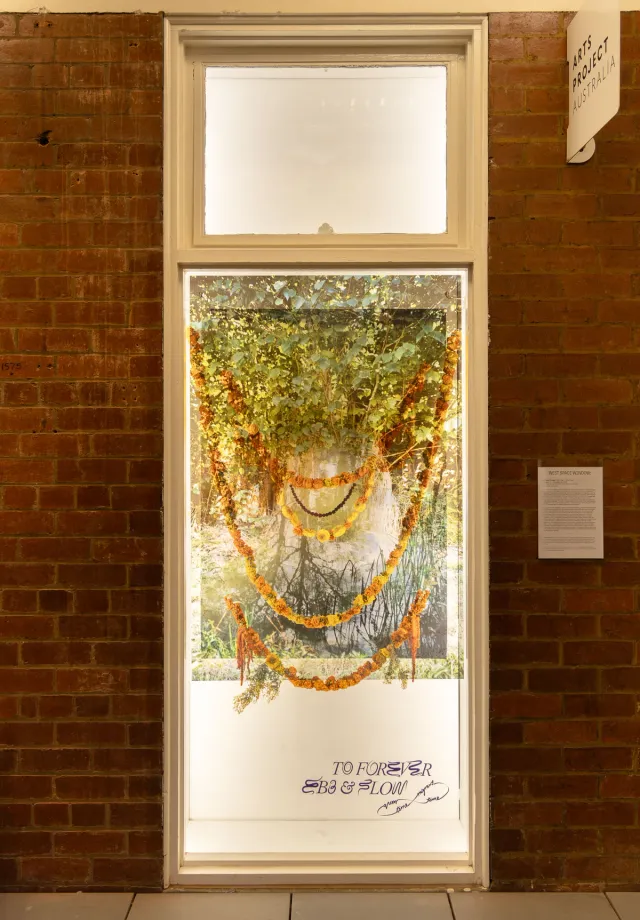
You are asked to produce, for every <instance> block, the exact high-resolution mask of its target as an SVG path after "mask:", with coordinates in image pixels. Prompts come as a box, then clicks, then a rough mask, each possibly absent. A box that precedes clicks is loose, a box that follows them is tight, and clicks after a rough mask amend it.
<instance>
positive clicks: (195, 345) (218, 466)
mask: <svg viewBox="0 0 640 920" xmlns="http://www.w3.org/2000/svg"><path fill="white" fill-rule="evenodd" d="M191 345H192V354H193V355H194V357H195V360H194V365H195V366H194V367H192V372H191V373H192V377H193V380H194V384H195V387H196V390H197V391H198V395H199V397H200V417H201V422H202V429H203V432H204V434H205V437H206V439H207V441H208V442H209V445H210V458H211V473H212V476H213V480H214V483H215V485H216V489H217V491H218V494H219V495H220V499H221V501H222V512H223V517H224V520H225V523H226V525H227V530H228V531H229V534H230V536H231V539H232V540H233V544H234V546H235V547H236V549H237V550H238V552H239V554H240V555H241V556H243V557H244V565H245V571H246V573H247V576H248V578H249V580H250V581H251V583H252V584H253V585H254V586H255V587H256V589H257V590H258V592H259V593H260V594H261V595H262V597H264V599H265V600H266V602H267V604H269V606H270V607H271V609H272V610H274V611H275V612H276V613H278V614H280V615H281V616H284V617H286V619H288V620H290V621H291V622H292V623H299V624H300V625H303V626H307V627H308V628H310V629H324V628H326V627H328V626H337V625H338V624H339V623H346V622H347V621H348V620H350V619H351V618H352V617H354V616H356V614H358V613H360V611H361V610H362V608H363V607H365V606H367V605H368V604H371V603H373V601H374V600H375V599H376V597H377V596H378V594H379V593H380V591H382V588H383V587H384V585H385V584H386V583H387V581H388V580H389V576H390V575H391V573H392V572H393V570H394V569H395V567H396V566H397V565H398V563H399V562H400V559H401V558H402V556H403V555H404V551H405V549H406V548H407V545H408V543H409V539H410V537H411V534H412V532H413V529H414V527H415V525H416V523H417V521H418V517H419V514H420V507H421V505H422V500H423V497H424V493H425V492H426V490H427V488H428V486H429V482H430V480H431V472H432V467H433V461H434V459H435V456H436V453H437V449H438V445H439V443H440V439H441V436H442V428H443V426H444V418H445V415H446V412H447V409H448V408H449V396H450V394H451V389H452V386H453V375H454V372H455V368H456V365H457V362H458V352H459V349H460V333H459V332H458V331H457V330H456V331H455V332H453V333H451V335H450V336H449V337H448V339H447V346H446V353H445V360H444V368H443V376H442V380H441V384H440V393H439V396H438V400H437V401H436V409H435V419H434V426H433V432H432V440H431V441H430V442H429V444H428V445H427V447H426V449H425V451H424V454H423V456H424V460H425V467H424V469H423V470H422V472H421V473H420V475H419V477H418V480H419V487H418V489H417V490H416V492H415V493H414V495H413V496H412V498H411V501H410V505H409V508H408V510H407V512H406V513H405V516H404V518H403V520H402V531H401V533H400V538H399V540H398V543H397V544H396V547H395V549H394V550H392V552H391V553H390V554H389V556H388V558H387V560H386V564H385V567H384V569H383V571H382V572H381V573H380V574H378V575H376V576H375V577H374V578H373V579H372V581H371V584H370V585H369V586H368V587H367V588H365V590H364V591H363V592H362V594H359V595H358V596H357V597H356V598H355V599H354V601H353V604H352V605H351V607H349V608H348V609H347V610H344V611H341V612H340V613H333V614H321V615H318V616H312V617H304V616H302V615H301V614H297V613H295V612H294V611H293V610H292V609H291V607H289V605H288V604H287V602H286V601H285V600H284V598H282V597H279V596H278V594H277V592H276V591H275V589H274V588H273V587H272V586H271V585H270V584H269V582H268V581H267V580H266V579H265V578H264V577H263V576H262V575H259V574H258V572H257V569H256V565H255V561H254V557H255V554H254V551H253V549H252V548H251V547H250V546H249V544H248V543H246V542H245V540H244V539H243V537H242V534H241V532H240V528H239V527H238V526H237V524H236V522H235V517H236V509H235V501H234V498H233V493H232V491H231V489H230V487H229V485H228V483H227V482H226V479H225V476H224V472H225V467H224V463H223V462H222V460H221V459H220V454H219V451H218V449H217V443H216V440H215V434H214V433H213V417H214V416H213V412H212V409H211V406H210V405H209V400H210V397H209V395H208V394H207V392H206V388H205V386H204V384H205V382H206V381H205V376H204V371H203V370H202V367H201V366H198V365H199V364H200V363H201V352H202V345H201V344H200V341H199V337H198V336H197V333H195V334H192V338H191Z"/></svg>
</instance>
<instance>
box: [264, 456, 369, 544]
mask: <svg viewBox="0 0 640 920" xmlns="http://www.w3.org/2000/svg"><path fill="white" fill-rule="evenodd" d="M375 478H376V471H375V469H374V470H373V471H372V472H370V473H369V475H368V476H367V479H366V482H365V484H364V489H363V492H362V495H361V496H360V498H358V499H357V500H356V502H355V504H354V506H353V511H352V512H351V514H349V515H348V516H347V517H346V519H345V520H344V522H343V523H342V524H336V525H335V526H334V527H329V528H325V527H321V528H319V529H318V530H310V529H308V528H306V527H303V526H302V523H301V521H300V518H299V517H298V515H297V514H296V512H295V511H294V510H293V508H291V507H290V506H289V505H287V504H286V501H285V497H284V490H283V489H280V491H279V492H278V494H277V496H276V501H277V503H278V504H279V505H280V509H281V511H282V514H283V516H284V517H286V519H287V520H288V521H291V524H292V526H293V532H294V533H295V534H296V535H297V536H299V537H308V538H309V539H310V540H311V539H313V540H319V541H320V543H327V542H328V541H332V542H333V541H334V540H337V539H338V538H339V537H342V536H344V534H345V533H346V532H347V531H348V530H349V528H350V527H352V526H353V524H354V522H355V521H356V520H357V519H358V518H359V517H360V515H361V514H362V512H363V511H364V509H365V508H366V507H367V502H368V501H369V498H370V497H371V493H372V492H373V483H374V480H375Z"/></svg>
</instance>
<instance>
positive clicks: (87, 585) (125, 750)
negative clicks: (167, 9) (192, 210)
mask: <svg viewBox="0 0 640 920" xmlns="http://www.w3.org/2000/svg"><path fill="white" fill-rule="evenodd" d="M161 61H162V17H161V16H142V15H128V16H127V15H113V16H111V15H100V16H75V15H73V16H71V15H69V16H31V15H25V16H15V15H13V14H9V15H7V14H3V15H0V354H1V355H2V357H1V358H0V480H1V483H2V485H1V486H0V497H1V502H0V533H1V534H2V537H1V539H0V590H1V602H2V608H1V613H0V639H1V640H2V643H3V644H2V645H1V646H0V666H1V667H0V694H1V696H0V770H1V771H2V774H3V775H1V776H0V825H2V826H3V827H2V833H1V834H0V889H4V890H7V889H15V888H26V889H35V888H43V889H52V888H59V889H63V890H64V889H65V888H67V889H69V890H76V889H78V888H80V887H83V888H88V889H92V888H110V887H113V888H127V887H136V888H142V889H145V888H154V887H158V886H160V885H161V877H162V873H161V863H162V859H161V854H162V841H161V795H160V793H161V772H160V765H161V740H162V723H161V721H160V720H161V710H162V696H161V691H162V684H161V681H162V672H161V667H160V666H161V661H162V646H161V631H162V619H161V593H160V584H161V567H160V561H161V551H162V546H161V521H160V503H161V472H162V471H161V448H162V435H161V392H162V381H161V357H160V353H161V314H162V311H161V302H160V297H161V278H160V269H161V223H160V221H161V210H160V209H161V170H160V164H161V157H162V154H161V113H162V98H161V95H162V73H161Z"/></svg>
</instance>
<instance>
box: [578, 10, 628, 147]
mask: <svg viewBox="0 0 640 920" xmlns="http://www.w3.org/2000/svg"><path fill="white" fill-rule="evenodd" d="M567 59H568V61H569V128H568V131H567V161H568V162H572V161H573V162H584V160H585V159H589V157H590V156H591V155H592V153H593V151H594V150H595V144H591V143H590V142H591V141H592V139H593V137H594V135H595V134H596V133H597V132H598V131H599V130H600V129H601V128H602V127H604V125H606V123H607V122H608V121H610V120H611V119H612V118H613V116H614V115H615V114H616V112H617V111H618V109H619V108H620V5H619V0H588V2H587V3H586V4H585V6H583V7H582V9H581V10H580V12H579V13H578V14H577V15H576V16H575V17H574V19H573V20H572V22H571V23H570V25H569V27H568V29H567ZM586 145H589V146H588V147H587V146H586ZM585 147H586V149H585V150H584V152H582V151H583V148H585Z"/></svg>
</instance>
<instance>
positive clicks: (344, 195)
mask: <svg viewBox="0 0 640 920" xmlns="http://www.w3.org/2000/svg"><path fill="white" fill-rule="evenodd" d="M446 91H447V69H446V67H444V66H438V65H425V66H421V67H386V66H384V67H233V68H230V67H207V68H206V142H205V233H207V234H240V233H242V234H245V233H251V234H297V233H307V234H310V233H330V232H332V231H333V232H335V233H444V232H445V231H446V228H447V227H446V224H447V218H446V198H447V195H446V127H447V126H446V114H447V108H446Z"/></svg>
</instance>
